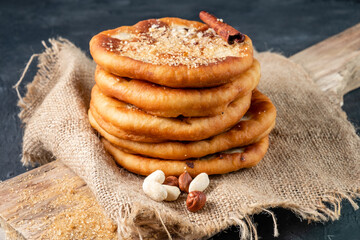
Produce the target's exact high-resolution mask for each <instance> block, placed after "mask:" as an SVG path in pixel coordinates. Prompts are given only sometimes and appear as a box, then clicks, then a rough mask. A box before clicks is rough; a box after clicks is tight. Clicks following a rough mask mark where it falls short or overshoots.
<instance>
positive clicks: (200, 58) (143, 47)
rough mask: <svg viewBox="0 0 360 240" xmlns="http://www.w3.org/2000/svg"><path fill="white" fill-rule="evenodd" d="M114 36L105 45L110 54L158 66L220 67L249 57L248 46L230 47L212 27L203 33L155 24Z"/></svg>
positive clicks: (176, 26) (191, 29) (196, 30)
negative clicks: (219, 63) (231, 58)
mask: <svg viewBox="0 0 360 240" xmlns="http://www.w3.org/2000/svg"><path fill="white" fill-rule="evenodd" d="M110 37H111V38H109V39H110V40H108V41H106V42H103V47H105V48H106V49H107V50H108V51H111V52H116V53H117V54H119V55H121V56H127V57H130V58H133V59H135V60H139V61H143V62H147V63H152V64H155V65H170V66H179V65H185V66H188V67H189V68H196V67H198V66H201V65H205V66H206V65H209V64H211V63H215V64H216V63H218V62H221V61H224V60H225V59H226V57H245V56H247V53H246V51H247V46H245V47H243V45H244V43H239V44H233V45H229V44H227V43H226V42H225V41H224V40H223V39H222V38H221V37H220V36H219V35H217V34H216V33H215V31H214V30H213V29H212V28H208V29H207V30H205V31H201V30H198V29H196V28H191V27H186V26H180V25H173V26H168V25H164V24H153V25H151V26H150V27H149V28H148V31H146V32H137V33H136V34H133V33H125V32H118V33H117V34H114V35H112V36H110ZM111 39H113V40H111ZM119 40H120V41H119ZM115 42H116V43H115Z"/></svg>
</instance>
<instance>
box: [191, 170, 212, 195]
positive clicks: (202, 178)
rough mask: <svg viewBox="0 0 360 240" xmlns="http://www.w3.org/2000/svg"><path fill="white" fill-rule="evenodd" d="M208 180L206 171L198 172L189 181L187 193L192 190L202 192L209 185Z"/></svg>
mask: <svg viewBox="0 0 360 240" xmlns="http://www.w3.org/2000/svg"><path fill="white" fill-rule="evenodd" d="M209 183H210V180H209V176H208V175H207V174H206V173H200V174H199V175H197V176H196V177H195V178H194V179H193V180H192V181H191V183H190V186H189V193H190V192H193V191H200V192H203V191H204V190H205V189H206V188H207V187H208V186H209Z"/></svg>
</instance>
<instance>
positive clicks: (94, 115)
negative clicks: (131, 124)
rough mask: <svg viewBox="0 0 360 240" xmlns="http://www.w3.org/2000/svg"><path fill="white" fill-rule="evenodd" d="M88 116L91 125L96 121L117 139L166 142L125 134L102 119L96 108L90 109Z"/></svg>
mask: <svg viewBox="0 0 360 240" xmlns="http://www.w3.org/2000/svg"><path fill="white" fill-rule="evenodd" d="M88 115H89V120H90V124H91V122H94V121H95V122H96V124H97V125H98V126H99V127H100V126H104V128H101V129H102V130H103V131H105V132H106V133H107V134H110V133H111V134H113V135H114V137H115V136H116V137H117V138H120V139H123V140H130V141H136V142H143V143H159V142H164V140H163V139H158V138H154V137H147V136H144V135H136V134H131V133H128V132H125V131H123V130H122V129H120V128H118V127H116V126H114V125H112V124H111V123H110V122H106V121H105V120H104V119H102V117H101V116H100V115H99V114H98V113H97V112H96V110H95V109H94V108H90V109H89V112H88ZM105 129H106V130H105ZM107 131H108V132H107Z"/></svg>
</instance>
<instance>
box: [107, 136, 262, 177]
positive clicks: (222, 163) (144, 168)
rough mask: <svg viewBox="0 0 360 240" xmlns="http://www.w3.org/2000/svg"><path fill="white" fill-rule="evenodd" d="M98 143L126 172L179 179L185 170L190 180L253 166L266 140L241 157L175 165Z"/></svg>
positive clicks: (232, 155)
mask: <svg viewBox="0 0 360 240" xmlns="http://www.w3.org/2000/svg"><path fill="white" fill-rule="evenodd" d="M102 142H103V144H104V147H105V149H106V150H107V151H108V152H109V153H110V154H111V155H112V156H113V157H114V159H115V161H116V162H117V163H118V164H119V165H120V166H122V167H124V168H125V169H127V170H128V171H130V172H133V173H137V174H140V175H145V176H147V175H149V174H151V173H152V172H154V171H156V170H158V169H160V170H162V171H163V172H164V173H165V175H166V176H179V175H181V174H182V173H183V172H184V171H185V170H186V171H187V172H188V173H190V175H191V176H193V177H195V176H197V175H198V174H200V173H203V172H205V173H207V174H208V175H214V174H224V173H229V172H233V171H237V170H239V169H242V168H250V167H253V166H255V165H257V164H258V163H259V162H260V160H261V159H262V158H263V157H264V156H265V153H266V151H267V149H268V147H269V138H268V136H266V137H265V138H263V139H261V140H260V141H259V142H257V143H255V144H253V145H249V146H246V147H244V148H243V149H242V152H241V153H219V154H216V155H215V156H212V157H209V158H207V159H206V158H205V159H201V160H187V161H176V160H163V159H155V158H147V157H142V156H140V155H133V154H129V153H126V152H124V151H122V150H121V149H120V148H118V147H115V146H114V145H112V144H111V143H110V142H108V141H107V140H106V139H104V138H103V139H102Z"/></svg>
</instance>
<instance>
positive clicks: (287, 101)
mask: <svg viewBox="0 0 360 240" xmlns="http://www.w3.org/2000/svg"><path fill="white" fill-rule="evenodd" d="M50 44H51V46H50V47H47V46H45V48H46V49H45V51H44V52H43V53H42V54H40V55H39V56H38V57H39V63H38V67H39V70H38V72H37V74H36V76H35V78H34V80H33V82H32V83H30V84H29V85H28V89H27V94H26V96H25V97H24V98H23V99H21V100H20V106H21V108H22V110H21V113H20V118H21V120H22V121H23V123H24V126H25V133H24V141H23V157H22V162H23V163H24V164H31V163H34V162H38V163H46V162H48V161H51V160H52V159H61V161H63V162H64V163H65V164H66V165H67V166H69V167H70V168H71V169H72V170H73V171H74V172H75V173H76V174H78V175H79V176H80V177H82V178H83V179H84V180H85V182H86V183H87V184H88V186H89V187H90V189H91V190H92V191H93V193H94V194H95V196H96V198H97V200H98V201H99V202H100V204H101V205H102V206H103V208H104V209H105V212H106V213H107V214H108V215H109V216H110V217H111V218H112V219H113V220H114V221H115V222H117V223H118V231H119V236H120V237H122V238H123V237H129V236H132V237H135V238H137V237H139V238H141V237H143V238H145V237H149V236H154V237H156V238H167V237H168V236H169V235H171V237H172V238H189V239H193V238H202V237H208V236H211V235H213V234H215V233H217V232H219V231H221V230H223V229H226V228H227V227H229V226H231V225H237V226H239V227H240V231H241V236H242V238H250V237H251V236H255V237H256V229H255V227H254V225H253V223H252V222H251V219H250V217H249V216H250V215H252V214H255V213H259V212H262V211H266V212H267V213H269V214H272V212H270V211H269V210H267V209H268V208H271V207H282V208H287V209H290V210H291V211H293V212H295V213H296V214H297V215H298V216H299V217H301V218H302V219H308V220H313V221H328V220H335V219H337V218H339V215H340V208H341V205H340V202H341V200H342V199H344V198H345V199H347V200H348V201H350V203H351V204H352V205H353V207H354V208H355V209H357V204H356V203H355V202H354V201H353V200H354V199H356V198H357V197H359V196H360V164H359V163H360V162H359V158H360V140H359V137H358V136H357V135H356V133H355V131H354V127H353V126H352V125H351V124H350V123H349V122H348V121H347V120H346V116H345V114H344V112H343V111H342V110H341V108H340V107H339V105H338V104H337V103H336V102H335V101H333V100H331V98H329V96H327V95H326V94H324V93H323V92H321V91H319V90H318V87H317V86H316V85H315V84H314V83H313V82H312V80H311V79H310V78H309V77H308V75H307V73H306V72H305V71H304V70H303V68H302V67H301V66H299V65H297V64H295V63H293V62H291V61H290V60H288V59H287V58H285V57H283V56H280V55H277V54H273V53H261V54H258V55H257V56H256V57H257V58H258V59H259V61H260V63H261V67H262V78H261V81H260V85H259V89H260V90H261V91H263V92H264V93H265V94H267V95H268V96H269V97H270V98H271V100H272V101H273V103H274V104H275V106H276V107H277V110H278V117H277V124H276V127H275V129H274V130H273V132H272V133H271V134H270V149H269V151H268V153H267V154H266V156H265V158H264V159H263V160H262V161H261V162H260V163H259V165H258V166H256V167H254V168H251V169H246V170H240V171H238V172H234V173H230V174H225V175H221V176H211V177H210V181H211V183H210V186H209V188H208V189H206V195H207V199H208V200H207V203H206V205H205V207H204V209H203V210H201V211H199V212H197V213H191V212H188V211H187V210H186V207H185V198H186V196H185V195H183V196H181V197H180V199H179V200H177V201H175V202H160V203H158V202H155V201H152V200H151V199H149V198H148V197H147V196H146V195H145V194H144V193H143V192H142V188H141V185H142V182H143V177H141V176H137V175H135V174H132V173H129V172H128V171H126V170H124V169H122V168H120V167H118V166H117V165H116V164H115V163H114V161H113V160H112V158H111V157H110V156H109V155H108V154H107V153H106V152H105V151H104V148H103V146H102V143H101V142H100V140H99V137H98V136H97V134H96V133H95V131H94V130H93V129H92V128H91V127H90V124H89V122H88V116H87V110H88V107H89V100H90V89H91V87H92V86H93V85H94V83H95V82H94V77H93V75H94V70H95V64H94V62H93V61H92V60H90V59H89V58H88V57H86V56H85V54H83V53H82V52H81V51H80V50H79V49H78V48H77V47H75V46H74V45H73V44H71V43H70V42H68V41H67V40H64V39H58V40H50ZM272 216H273V215H272ZM273 217H274V216H273ZM274 221H275V218H274ZM275 235H277V230H276V228H275Z"/></svg>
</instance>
